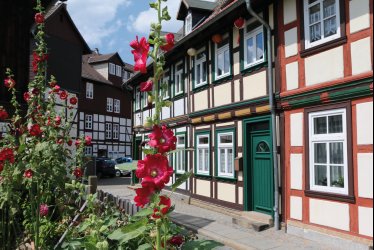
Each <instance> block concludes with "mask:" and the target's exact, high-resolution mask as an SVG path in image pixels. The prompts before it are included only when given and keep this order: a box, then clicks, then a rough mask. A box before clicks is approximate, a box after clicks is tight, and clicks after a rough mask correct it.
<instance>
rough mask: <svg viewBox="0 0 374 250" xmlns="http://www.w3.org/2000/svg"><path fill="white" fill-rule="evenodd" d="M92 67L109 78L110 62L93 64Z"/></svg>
mask: <svg viewBox="0 0 374 250" xmlns="http://www.w3.org/2000/svg"><path fill="white" fill-rule="evenodd" d="M92 67H93V68H94V69H95V70H96V71H97V72H98V73H99V74H100V75H102V76H103V77H104V78H105V79H107V80H108V76H109V71H108V67H109V66H108V64H107V63H104V64H96V65H92Z"/></svg>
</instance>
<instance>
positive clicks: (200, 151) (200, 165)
mask: <svg viewBox="0 0 374 250" xmlns="http://www.w3.org/2000/svg"><path fill="white" fill-rule="evenodd" d="M203 157H204V150H203V149H199V171H203V170H204V167H203V166H204V162H203Z"/></svg>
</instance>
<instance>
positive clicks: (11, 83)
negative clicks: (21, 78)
mask: <svg viewBox="0 0 374 250" xmlns="http://www.w3.org/2000/svg"><path fill="white" fill-rule="evenodd" d="M4 85H5V87H7V88H9V89H12V88H14V86H15V85H16V82H15V81H14V80H13V79H12V78H8V79H5V80H4Z"/></svg>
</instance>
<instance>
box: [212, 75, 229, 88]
mask: <svg viewBox="0 0 374 250" xmlns="http://www.w3.org/2000/svg"><path fill="white" fill-rule="evenodd" d="M228 80H232V75H231V74H230V75H227V76H225V77H222V78H219V79H217V80H215V81H214V82H213V84H214V85H218V84H221V83H224V82H227V81H228Z"/></svg>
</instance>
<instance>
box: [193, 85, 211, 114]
mask: <svg viewBox="0 0 374 250" xmlns="http://www.w3.org/2000/svg"><path fill="white" fill-rule="evenodd" d="M207 108H208V91H207V90H205V91H201V92H199V93H196V94H195V111H200V110H204V109H207Z"/></svg>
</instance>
